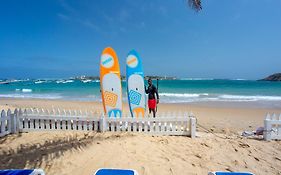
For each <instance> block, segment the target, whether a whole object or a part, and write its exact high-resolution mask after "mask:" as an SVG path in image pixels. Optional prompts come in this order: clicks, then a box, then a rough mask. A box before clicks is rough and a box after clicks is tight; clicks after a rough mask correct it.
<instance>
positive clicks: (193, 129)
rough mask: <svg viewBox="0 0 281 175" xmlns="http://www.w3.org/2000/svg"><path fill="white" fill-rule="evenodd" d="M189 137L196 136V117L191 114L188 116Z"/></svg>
mask: <svg viewBox="0 0 281 175" xmlns="http://www.w3.org/2000/svg"><path fill="white" fill-rule="evenodd" d="M190 137H191V138H192V139H193V138H195V137H196V119H195V117H193V116H190Z"/></svg>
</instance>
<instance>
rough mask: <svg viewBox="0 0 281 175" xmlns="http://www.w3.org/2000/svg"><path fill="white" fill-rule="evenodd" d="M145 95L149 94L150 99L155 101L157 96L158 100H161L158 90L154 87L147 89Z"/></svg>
mask: <svg viewBox="0 0 281 175" xmlns="http://www.w3.org/2000/svg"><path fill="white" fill-rule="evenodd" d="M145 93H147V94H148V99H155V94H156V96H157V99H159V96H158V91H157V88H156V87H155V86H154V85H151V86H148V88H145Z"/></svg>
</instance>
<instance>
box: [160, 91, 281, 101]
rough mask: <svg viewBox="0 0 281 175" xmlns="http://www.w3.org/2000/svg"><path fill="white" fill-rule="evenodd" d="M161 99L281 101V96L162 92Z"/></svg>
mask: <svg viewBox="0 0 281 175" xmlns="http://www.w3.org/2000/svg"><path fill="white" fill-rule="evenodd" d="M159 96H160V97H161V98H160V100H161V101H162V102H164V103H184V102H185V103H189V102H204V101H205V102H208V101H214V102H215V101H222V102H224V101H225V102H251V101H281V96H262V95H256V96H251V95H249V96H247V95H230V94H208V93H198V94H197V93H193V94H192V93H190V94H189V93H160V94H159Z"/></svg>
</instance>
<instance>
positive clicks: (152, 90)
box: [145, 78, 159, 117]
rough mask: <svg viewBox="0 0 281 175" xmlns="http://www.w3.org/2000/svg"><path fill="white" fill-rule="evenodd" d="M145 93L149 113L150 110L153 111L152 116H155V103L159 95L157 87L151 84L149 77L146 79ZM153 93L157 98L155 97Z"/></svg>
mask: <svg viewBox="0 0 281 175" xmlns="http://www.w3.org/2000/svg"><path fill="white" fill-rule="evenodd" d="M145 93H146V94H148V108H149V114H151V111H152V112H153V117H155V113H156V103H157V104H158V103H159V95H158V90H157V88H156V87H155V86H154V85H153V84H152V80H151V78H149V79H148V87H147V88H146V87H145ZM155 94H156V97H157V99H156V98H155Z"/></svg>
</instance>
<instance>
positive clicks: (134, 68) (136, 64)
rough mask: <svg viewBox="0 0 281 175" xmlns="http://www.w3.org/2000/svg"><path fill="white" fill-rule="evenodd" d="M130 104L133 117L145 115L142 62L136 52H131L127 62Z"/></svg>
mask: <svg viewBox="0 0 281 175" xmlns="http://www.w3.org/2000/svg"><path fill="white" fill-rule="evenodd" d="M126 79H127V94H128V103H129V107H130V111H131V115H132V117H144V115H145V107H146V104H145V102H146V100H145V89H144V74H143V68H142V61H141V58H140V56H139V54H138V53H137V52H136V51H135V50H131V51H130V52H129V54H128V56H127V60H126Z"/></svg>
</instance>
